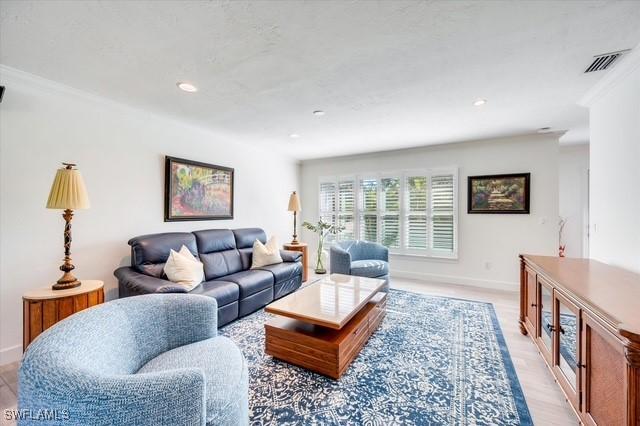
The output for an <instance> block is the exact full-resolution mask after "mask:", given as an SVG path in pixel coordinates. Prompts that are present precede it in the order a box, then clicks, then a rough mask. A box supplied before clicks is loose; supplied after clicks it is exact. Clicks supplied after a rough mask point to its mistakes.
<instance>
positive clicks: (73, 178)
mask: <svg viewBox="0 0 640 426" xmlns="http://www.w3.org/2000/svg"><path fill="white" fill-rule="evenodd" d="M89 206H90V204H89V195H88V194H87V188H86V187H85V186H84V180H83V179H82V175H81V174H80V171H79V170H76V169H71V168H62V169H58V172H57V173H56V177H55V178H54V179H53V185H51V192H50V193H49V200H48V201H47V208H48V209H62V210H65V209H71V210H78V209H88V208H89Z"/></svg>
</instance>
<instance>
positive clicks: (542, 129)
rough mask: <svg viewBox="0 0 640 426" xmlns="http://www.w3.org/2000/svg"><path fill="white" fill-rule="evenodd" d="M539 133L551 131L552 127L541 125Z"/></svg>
mask: <svg viewBox="0 0 640 426" xmlns="http://www.w3.org/2000/svg"><path fill="white" fill-rule="evenodd" d="M537 132H538V133H550V132H551V127H540V128H539V129H538V130H537Z"/></svg>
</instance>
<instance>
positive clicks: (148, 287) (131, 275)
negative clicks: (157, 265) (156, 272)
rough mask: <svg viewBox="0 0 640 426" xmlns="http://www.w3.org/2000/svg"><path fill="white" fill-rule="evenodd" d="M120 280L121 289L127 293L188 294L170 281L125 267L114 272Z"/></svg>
mask: <svg viewBox="0 0 640 426" xmlns="http://www.w3.org/2000/svg"><path fill="white" fill-rule="evenodd" d="M113 275H115V276H116V278H118V283H119V284H120V288H123V287H124V289H126V291H127V293H132V294H134V295H135V294H150V293H187V290H186V289H185V288H184V287H182V286H179V285H177V284H175V283H172V282H171V281H169V280H163V279H162V278H156V277H151V276H149V275H145V274H143V273H140V272H138V271H136V270H135V269H133V268H131V267H129V266H124V267H122V268H118V269H116V270H115V271H114V272H113Z"/></svg>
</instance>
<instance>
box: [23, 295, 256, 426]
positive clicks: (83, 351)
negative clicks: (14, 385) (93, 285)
mask: <svg viewBox="0 0 640 426" xmlns="http://www.w3.org/2000/svg"><path fill="white" fill-rule="evenodd" d="M217 320H218V312H217V302H216V299H214V298H213V297H205V296H197V295H189V294H150V295H144V296H135V297H129V298H126V299H120V300H114V301H111V302H107V303H105V304H102V305H99V306H95V307H93V308H90V309H87V310H85V311H82V312H79V313H77V314H74V315H72V316H70V317H69V318H67V319H65V320H63V321H61V322H59V323H58V324H56V325H54V326H53V327H51V328H50V329H48V330H47V331H45V332H44V333H42V334H41V335H40V336H38V338H37V339H36V340H35V341H33V342H32V343H31V345H29V347H28V349H27V351H26V353H25V355H24V358H23V361H22V365H21V366H20V371H19V391H18V409H22V410H25V412H28V413H31V418H25V419H24V420H22V421H20V422H19V424H21V425H25V424H29V425H52V424H64V425H83V426H92V425H141V426H147V425H149V426H151V425H155V426H157V425H167V426H168V425H171V426H174V425H246V424H248V422H249V415H248V374H247V365H246V362H245V359H244V357H243V355H242V353H241V352H240V350H239V349H238V347H237V346H236V345H235V344H234V343H233V342H232V341H231V340H229V339H228V338H226V337H223V336H218V330H217ZM42 410H49V411H48V412H49V413H50V414H49V416H53V415H55V419H57V420H51V421H42V419H39V420H38V419H35V416H36V415H37V414H38V413H42V412H43V411H42Z"/></svg>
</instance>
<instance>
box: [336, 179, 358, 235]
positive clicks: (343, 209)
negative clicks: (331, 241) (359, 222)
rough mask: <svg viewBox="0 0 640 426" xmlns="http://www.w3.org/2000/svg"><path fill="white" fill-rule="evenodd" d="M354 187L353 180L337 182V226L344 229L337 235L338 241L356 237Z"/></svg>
mask: <svg viewBox="0 0 640 426" xmlns="http://www.w3.org/2000/svg"><path fill="white" fill-rule="evenodd" d="M355 187H356V183H355V181H354V180H353V179H345V180H340V181H339V182H338V206H337V210H338V211H337V219H338V222H337V225H338V226H343V227H344V229H343V230H342V231H340V234H338V235H337V239H338V240H353V239H355V237H356V232H355V231H356V229H355V209H356V194H355Z"/></svg>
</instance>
